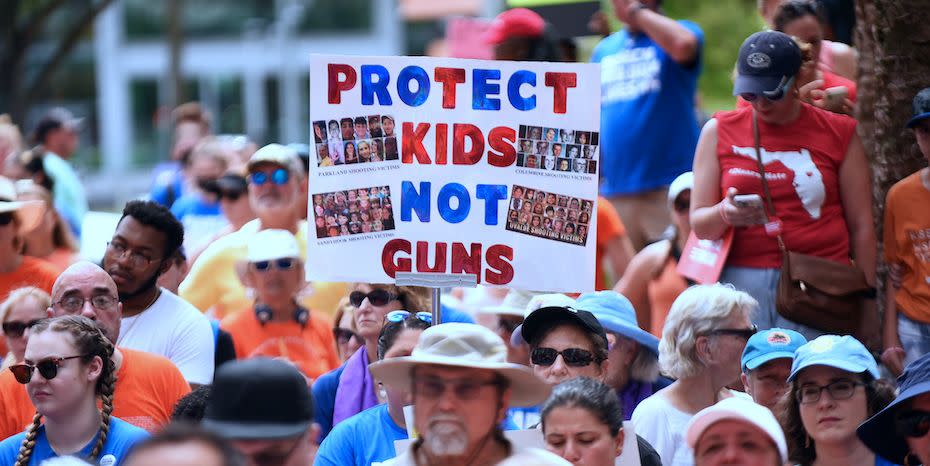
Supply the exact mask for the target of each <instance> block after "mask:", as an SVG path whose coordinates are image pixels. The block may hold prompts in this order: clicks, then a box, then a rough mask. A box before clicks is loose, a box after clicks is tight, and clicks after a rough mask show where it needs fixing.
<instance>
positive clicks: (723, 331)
mask: <svg viewBox="0 0 930 466" xmlns="http://www.w3.org/2000/svg"><path fill="white" fill-rule="evenodd" d="M758 332H759V329H758V328H757V327H756V325H755V324H753V325H752V326H751V327H749V328H718V329H716V330H711V331H709V332H707V334H708V335H734V336H737V337H740V338H742V339H744V340H748V339H749V337H751V336H753V335H755V334H756V333H758Z"/></svg>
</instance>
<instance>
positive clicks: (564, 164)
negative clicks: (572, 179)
mask: <svg viewBox="0 0 930 466" xmlns="http://www.w3.org/2000/svg"><path fill="white" fill-rule="evenodd" d="M571 169H572V166H571V159H566V158H561V159H559V167H558V168H557V170H558V171H560V172H567V171H571Z"/></svg>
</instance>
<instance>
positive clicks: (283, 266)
mask: <svg viewBox="0 0 930 466" xmlns="http://www.w3.org/2000/svg"><path fill="white" fill-rule="evenodd" d="M272 264H274V267H275V268H277V269H278V270H290V269H291V268H293V267H294V259H291V258H290V257H283V258H281V259H275V260H270V261H257V262H252V267H255V270H258V271H259V272H267V271H269V270H271V266H272Z"/></svg>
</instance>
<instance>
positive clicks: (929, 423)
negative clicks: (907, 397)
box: [894, 409, 930, 438]
mask: <svg viewBox="0 0 930 466" xmlns="http://www.w3.org/2000/svg"><path fill="white" fill-rule="evenodd" d="M894 429H895V432H897V434H898V436H899V437H912V438H920V437H923V436H924V435H927V432H930V413H928V412H926V411H920V410H917V409H912V410H909V411H904V412H902V413H900V414H898V415H897V416H896V417H895V420H894Z"/></svg>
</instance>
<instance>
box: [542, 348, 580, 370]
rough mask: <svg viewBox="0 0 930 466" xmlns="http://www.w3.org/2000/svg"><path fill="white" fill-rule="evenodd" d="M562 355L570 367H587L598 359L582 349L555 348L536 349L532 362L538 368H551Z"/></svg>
mask: <svg viewBox="0 0 930 466" xmlns="http://www.w3.org/2000/svg"><path fill="white" fill-rule="evenodd" d="M560 354H561V355H562V360H563V361H565V364H566V365H568V366H569V367H585V366H587V365H589V364H591V363H592V362H594V360H595V359H596V358H595V357H594V353H592V352H590V351H588V350H583V349H581V348H566V349H564V350H562V351H558V350H556V349H555V348H536V349H534V350H533V352H532V353H531V354H530V361H532V362H533V364H535V365H537V366H551V365H553V364H555V360H556V358H557V357H558V356H559V355H560Z"/></svg>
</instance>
